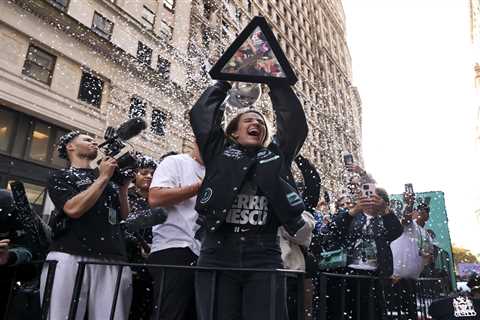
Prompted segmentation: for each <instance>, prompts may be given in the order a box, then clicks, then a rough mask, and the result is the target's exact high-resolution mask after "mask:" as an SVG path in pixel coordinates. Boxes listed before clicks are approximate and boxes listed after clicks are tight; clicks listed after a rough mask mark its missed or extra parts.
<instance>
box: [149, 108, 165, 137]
mask: <svg viewBox="0 0 480 320" xmlns="http://www.w3.org/2000/svg"><path fill="white" fill-rule="evenodd" d="M166 121H167V114H166V113H165V112H163V111H162V110H159V109H153V110H152V125H151V126H150V130H151V131H152V132H153V133H155V134H157V135H159V136H163V135H165V124H166Z"/></svg>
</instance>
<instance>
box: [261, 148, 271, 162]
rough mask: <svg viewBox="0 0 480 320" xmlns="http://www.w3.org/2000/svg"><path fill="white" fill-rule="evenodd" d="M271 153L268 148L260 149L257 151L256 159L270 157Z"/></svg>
mask: <svg viewBox="0 0 480 320" xmlns="http://www.w3.org/2000/svg"><path fill="white" fill-rule="evenodd" d="M271 155H273V152H272V151H270V150H268V149H262V150H260V151H258V152H257V159H258V160H260V159H265V158H268V157H270V156H271Z"/></svg>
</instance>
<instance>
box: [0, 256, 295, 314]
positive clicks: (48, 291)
mask: <svg viewBox="0 0 480 320" xmlns="http://www.w3.org/2000/svg"><path fill="white" fill-rule="evenodd" d="M35 263H36V264H39V263H46V264H48V271H47V277H46V283H45V290H44V295H43V297H44V298H43V301H42V305H41V308H42V311H41V317H40V319H42V320H43V319H47V318H48V312H49V307H50V300H51V295H52V289H53V281H54V278H55V270H56V265H57V261H45V262H35ZM88 265H105V266H119V270H118V275H117V278H116V283H115V292H114V296H113V300H112V304H111V309H110V317H109V319H114V317H115V309H116V305H117V300H118V295H119V293H120V290H119V289H120V282H121V278H122V272H123V269H124V268H125V267H148V268H149V269H151V268H159V269H182V270H189V271H190V272H195V271H210V272H213V279H216V278H217V274H218V273H219V272H225V271H239V272H252V273H253V272H265V273H270V274H271V277H270V286H271V288H272V290H271V291H270V292H271V295H270V297H269V299H270V308H271V309H270V317H269V320H276V319H277V317H276V316H275V305H276V304H277V303H278V302H277V301H276V295H275V293H276V292H275V290H274V289H275V288H276V287H277V281H278V277H281V279H282V281H284V280H286V278H287V277H293V278H296V282H297V314H298V320H300V319H301V320H304V316H303V313H304V312H303V310H304V273H303V272H302V271H295V270H284V269H247V268H210V267H198V266H175V265H159V264H139V263H108V262H88V261H84V262H78V269H77V274H76V277H75V284H74V287H73V295H72V298H71V301H70V309H69V315H68V319H75V317H76V314H77V309H78V304H79V301H80V295H81V290H82V282H83V277H84V275H85V270H86V267H87V266H88ZM12 282H15V280H13V281H12ZM163 285H164V282H163V281H162V283H161V287H160V292H162V291H163ZM285 289H286V288H285ZM215 293H216V292H215V286H213V287H212V292H211V293H210V294H212V296H213V297H215ZM159 296H160V297H161V294H160V295H159ZM10 298H11V297H9V300H10ZM285 303H286V302H285ZM214 304H215V299H212V305H211V306H210V307H209V308H210V310H212V311H213V310H214V308H215V305H214ZM9 307H10V305H8V306H7V312H6V314H5V318H4V319H9V317H8V311H9ZM209 320H215V319H214V318H213V312H211V316H210V319H209Z"/></svg>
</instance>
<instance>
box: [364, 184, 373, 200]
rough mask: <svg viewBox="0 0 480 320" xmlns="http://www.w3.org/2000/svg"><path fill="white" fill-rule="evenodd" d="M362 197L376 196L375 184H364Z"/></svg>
mask: <svg viewBox="0 0 480 320" xmlns="http://www.w3.org/2000/svg"><path fill="white" fill-rule="evenodd" d="M361 191H362V197H364V198H369V197H371V196H373V195H374V194H375V183H364V184H362V188H361Z"/></svg>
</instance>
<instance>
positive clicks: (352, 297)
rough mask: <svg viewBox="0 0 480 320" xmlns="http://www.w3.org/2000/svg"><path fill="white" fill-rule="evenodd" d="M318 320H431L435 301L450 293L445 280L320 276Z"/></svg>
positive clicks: (316, 308) (330, 274) (340, 275)
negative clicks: (394, 280)
mask: <svg viewBox="0 0 480 320" xmlns="http://www.w3.org/2000/svg"><path fill="white" fill-rule="evenodd" d="M316 280H317V283H316V289H317V301H316V304H315V306H314V308H315V314H314V316H313V319H315V320H327V319H328V320H344V319H352V320H364V319H368V320H372V319H382V320H390V319H391V320H427V319H429V317H428V307H429V306H430V304H431V303H432V301H433V300H435V299H438V298H440V297H443V296H446V295H447V294H448V293H449V281H448V279H442V278H420V279H417V280H400V281H398V282H393V281H392V279H391V278H379V277H371V276H366V275H347V274H337V273H319V274H317V277H316Z"/></svg>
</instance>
